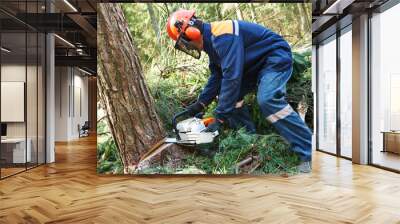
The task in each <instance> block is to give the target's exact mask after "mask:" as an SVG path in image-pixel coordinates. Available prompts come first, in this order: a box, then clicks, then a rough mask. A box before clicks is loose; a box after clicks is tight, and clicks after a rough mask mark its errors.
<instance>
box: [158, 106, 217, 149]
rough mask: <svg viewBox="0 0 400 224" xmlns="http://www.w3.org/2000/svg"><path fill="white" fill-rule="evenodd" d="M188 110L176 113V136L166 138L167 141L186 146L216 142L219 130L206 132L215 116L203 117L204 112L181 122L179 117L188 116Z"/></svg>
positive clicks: (174, 123)
mask: <svg viewBox="0 0 400 224" xmlns="http://www.w3.org/2000/svg"><path fill="white" fill-rule="evenodd" d="M187 114H188V111H187V110H184V111H182V112H180V113H178V114H175V115H174V117H173V119H172V126H173V131H174V133H175V136H176V137H175V138H166V139H165V142H166V143H176V144H180V145H185V146H197V145H202V144H208V143H212V142H214V139H215V137H217V136H218V135H219V133H218V131H215V132H205V130H206V129H207V126H208V125H209V124H211V123H212V122H213V121H214V118H212V117H209V118H204V119H202V114H199V115H196V116H195V117H191V118H188V119H185V120H182V121H180V122H177V120H178V118H180V117H184V116H187Z"/></svg>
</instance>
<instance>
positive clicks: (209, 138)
mask: <svg viewBox="0 0 400 224" xmlns="http://www.w3.org/2000/svg"><path fill="white" fill-rule="evenodd" d="M188 114H189V113H188V111H187V110H184V111H182V112H180V113H177V114H175V115H174V117H173V118H172V126H173V131H174V133H175V136H176V137H172V138H168V137H167V138H164V139H162V140H161V141H159V142H157V143H156V144H155V145H153V146H152V147H151V148H150V149H149V150H148V152H146V153H145V154H144V155H142V156H141V158H140V161H139V165H138V167H140V166H141V165H140V164H141V163H143V162H145V161H146V160H148V159H149V158H151V157H153V156H155V155H157V154H159V153H161V152H162V151H163V150H165V149H166V148H168V146H169V145H171V144H178V145H183V146H186V147H192V148H196V149H197V150H199V153H200V154H203V155H206V156H212V155H213V154H214V153H215V151H216V150H215V147H216V145H217V144H216V143H215V139H216V137H217V136H218V135H219V133H218V131H215V132H205V130H206V128H207V126H208V125H209V124H211V123H212V122H213V121H214V118H212V117H210V118H204V119H203V118H202V117H203V114H201V113H200V114H198V115H196V116H195V117H191V118H187V119H185V120H182V121H180V122H177V121H178V118H181V117H184V116H187V115H188Z"/></svg>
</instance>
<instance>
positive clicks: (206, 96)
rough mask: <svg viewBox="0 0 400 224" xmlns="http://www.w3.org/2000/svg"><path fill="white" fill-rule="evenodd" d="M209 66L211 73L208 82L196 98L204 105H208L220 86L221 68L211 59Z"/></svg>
mask: <svg viewBox="0 0 400 224" xmlns="http://www.w3.org/2000/svg"><path fill="white" fill-rule="evenodd" d="M209 68H210V71H211V75H210V77H209V78H208V82H207V84H206V86H205V87H204V89H203V91H202V92H201V94H200V96H199V100H198V101H199V102H200V103H201V104H203V106H204V107H206V106H207V105H209V104H210V103H211V102H212V101H213V100H214V99H215V97H216V96H217V95H218V93H219V90H220V87H221V79H222V74H221V69H220V68H219V67H217V66H216V65H215V64H214V63H212V62H211V61H210V65H209Z"/></svg>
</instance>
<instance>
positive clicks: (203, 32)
mask: <svg viewBox="0 0 400 224" xmlns="http://www.w3.org/2000/svg"><path fill="white" fill-rule="evenodd" d="M167 32H168V35H169V36H170V37H171V38H172V39H173V40H175V41H176V43H175V48H177V49H179V50H181V51H183V52H185V53H187V54H189V55H191V56H193V57H195V58H197V59H199V58H200V54H201V51H202V50H203V51H205V52H206V53H207V54H208V57H209V68H210V71H211V75H210V77H209V79H208V82H207V84H206V86H205V87H204V89H203V91H202V93H201V94H200V96H199V98H198V100H197V102H196V103H194V104H192V105H190V106H189V107H188V108H187V109H188V110H189V112H190V113H191V115H195V114H197V113H199V112H201V111H203V110H204V108H205V107H207V106H208V105H209V104H210V103H211V102H212V101H213V100H214V99H216V97H218V105H217V108H216V109H215V118H216V120H215V122H213V123H211V124H210V125H208V127H207V130H206V131H210V132H214V131H216V130H218V129H219V128H220V127H221V125H222V124H223V123H225V122H226V123H227V124H229V126H231V127H232V126H237V125H239V124H240V125H242V126H244V127H245V128H246V129H247V130H248V131H249V132H255V127H254V124H253V122H252V121H251V119H250V115H249V112H248V109H247V108H246V107H245V106H243V97H244V96H245V95H246V94H247V93H248V92H250V91H251V90H254V89H256V90H257V102H258V104H259V106H260V108H261V111H262V113H263V115H264V116H265V117H266V119H267V120H268V121H269V122H271V123H272V125H273V126H274V127H275V128H276V129H277V130H278V131H279V133H280V135H282V136H283V137H284V138H285V139H286V140H287V141H288V142H289V143H290V145H291V149H292V150H293V151H294V152H295V153H296V154H297V155H298V156H299V157H300V159H301V161H302V162H301V164H300V165H299V166H298V169H299V171H301V172H305V173H308V172H310V171H311V135H312V134H311V131H310V130H309V128H308V127H307V125H306V124H305V123H304V121H303V120H302V119H301V118H300V116H299V115H298V114H297V113H296V112H295V111H294V110H293V109H292V107H291V106H290V105H289V104H288V103H287V102H286V100H285V95H286V83H287V81H288V80H289V78H290V76H291V74H292V53H291V49H290V46H289V44H288V43H287V42H286V41H285V40H284V39H283V38H282V37H281V36H280V35H278V34H276V33H274V32H272V31H271V30H269V29H267V28H265V27H263V26H260V25H258V24H254V23H249V22H245V21H238V20H227V21H219V22H212V23H205V22H202V21H201V20H199V19H197V18H196V17H195V12H194V11H193V10H178V11H176V12H174V13H173V14H172V15H171V16H170V17H169V19H168V22H167Z"/></svg>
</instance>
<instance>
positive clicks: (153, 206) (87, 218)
mask: <svg viewBox="0 0 400 224" xmlns="http://www.w3.org/2000/svg"><path fill="white" fill-rule="evenodd" d="M95 166H96V139H95V138H94V137H89V138H84V139H82V140H80V141H74V142H70V143H68V144H65V143H58V144H57V146H56V163H54V164H49V165H46V166H41V167H38V168H35V169H33V170H29V171H27V172H25V173H22V174H18V175H16V176H13V177H10V178H7V179H5V180H2V181H0V202H1V203H0V223H400V212H399V211H400V200H398V199H399V198H400V175H399V174H396V173H391V172H388V171H384V170H381V169H378V168H374V167H370V166H360V165H353V164H352V163H351V162H350V161H348V160H344V159H338V158H336V157H333V156H330V155H326V154H323V153H320V152H316V153H314V161H313V172H312V174H307V175H297V176H293V177H289V178H285V177H280V176H263V177H251V176H240V177H176V176H173V177H157V178H155V177H133V176H106V175H97V174H96V167H95Z"/></svg>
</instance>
